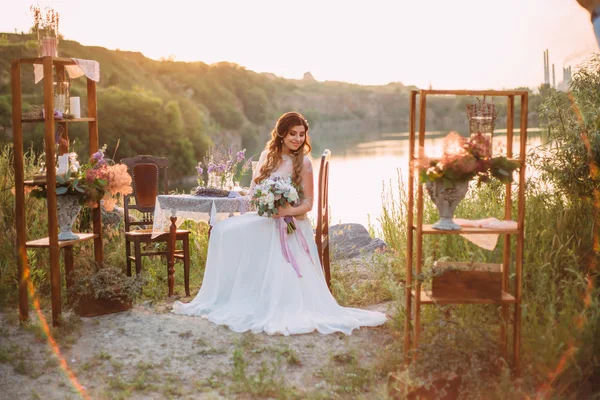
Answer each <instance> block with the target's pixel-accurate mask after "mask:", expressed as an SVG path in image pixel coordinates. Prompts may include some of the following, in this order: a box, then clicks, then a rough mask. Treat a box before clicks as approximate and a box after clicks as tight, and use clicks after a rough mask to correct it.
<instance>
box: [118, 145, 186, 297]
mask: <svg viewBox="0 0 600 400" xmlns="http://www.w3.org/2000/svg"><path fill="white" fill-rule="evenodd" d="M121 163H122V164H125V165H127V168H128V169H129V173H130V174H131V177H132V180H133V182H132V186H133V193H132V194H131V195H127V196H125V201H124V203H125V205H124V214H125V251H126V254H127V275H128V276H131V263H132V262H135V272H136V274H139V273H140V271H141V270H142V256H158V255H161V256H162V255H164V256H167V255H168V254H169V250H168V249H169V246H170V244H169V233H168V232H165V233H163V234H161V235H160V236H158V237H156V238H154V239H152V228H151V227H152V223H153V221H154V207H155V204H156V196H157V195H158V194H159V186H160V178H159V177H160V175H161V170H162V178H163V179H162V180H163V192H164V193H165V194H167V193H169V178H168V168H169V160H168V159H166V158H164V157H153V156H148V155H140V156H135V157H133V158H123V159H122V160H121ZM132 197H133V199H134V200H135V204H130V200H131V198H132ZM130 210H137V211H139V212H140V213H141V218H140V219H139V220H132V218H131V217H130V215H129V211H130ZM148 226H150V228H148ZM132 228H134V229H132ZM189 235H190V231H188V230H183V229H178V230H177V241H182V242H183V243H182V244H183V246H182V247H183V250H175V258H176V259H180V260H183V274H184V281H185V294H186V296H189V295H190V244H189ZM154 242H165V243H167V250H166V251H148V252H142V251H141V244H142V243H146V244H147V243H154ZM131 243H133V247H134V255H133V256H132V255H131V246H130V244H131Z"/></svg>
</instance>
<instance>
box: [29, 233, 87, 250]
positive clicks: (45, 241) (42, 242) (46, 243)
mask: <svg viewBox="0 0 600 400" xmlns="http://www.w3.org/2000/svg"><path fill="white" fill-rule="evenodd" d="M75 234H76V235H79V239H75V240H65V241H59V242H58V247H59V248H60V247H67V246H71V245H74V244H76V243H79V242H85V241H86V240H92V239H96V238H97V237H98V235H96V234H93V233H75ZM25 246H27V247H37V248H44V247H50V238H48V237H45V238H42V239H36V240H30V241H29V242H27V243H25Z"/></svg>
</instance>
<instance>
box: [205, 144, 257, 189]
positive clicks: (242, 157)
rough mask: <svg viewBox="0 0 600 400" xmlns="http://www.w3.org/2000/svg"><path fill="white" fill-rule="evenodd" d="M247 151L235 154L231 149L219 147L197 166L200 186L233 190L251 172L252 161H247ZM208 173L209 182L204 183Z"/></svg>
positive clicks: (210, 151)
mask: <svg viewBox="0 0 600 400" xmlns="http://www.w3.org/2000/svg"><path fill="white" fill-rule="evenodd" d="M245 153H246V149H243V150H240V151H237V152H234V151H233V150H232V149H231V147H230V148H228V149H226V148H225V147H224V146H220V145H217V146H215V147H214V148H212V149H211V150H209V151H208V152H207V154H206V156H205V157H204V159H203V161H201V162H198V164H197V165H196V172H197V173H198V186H199V187H210V188H220V189H225V188H228V189H231V188H233V186H234V185H237V184H238V183H239V181H240V179H241V177H242V176H243V175H244V174H245V173H246V172H248V170H250V167H251V165H252V159H251V158H248V159H246V154H245ZM205 171H206V177H207V181H206V182H205V181H204V176H205V174H204V173H205Z"/></svg>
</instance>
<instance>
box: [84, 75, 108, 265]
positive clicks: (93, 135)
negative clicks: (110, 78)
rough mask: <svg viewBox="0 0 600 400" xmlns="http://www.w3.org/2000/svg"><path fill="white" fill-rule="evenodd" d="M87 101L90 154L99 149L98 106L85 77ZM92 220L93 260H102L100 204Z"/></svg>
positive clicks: (93, 92) (90, 84)
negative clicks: (93, 237) (93, 235)
mask: <svg viewBox="0 0 600 400" xmlns="http://www.w3.org/2000/svg"><path fill="white" fill-rule="evenodd" d="M87 103H88V116H89V117H90V118H91V119H92V121H90V122H89V123H88V133H89V140H90V147H89V149H90V156H91V155H92V154H93V153H95V152H97V151H98V150H99V149H100V142H99V139H98V108H97V104H96V82H94V81H93V80H91V79H89V78H87ZM92 222H93V225H94V234H96V235H97V237H96V239H95V240H94V260H96V262H102V261H103V260H104V250H103V244H102V213H101V210H100V205H99V206H98V207H96V208H94V209H93V210H92Z"/></svg>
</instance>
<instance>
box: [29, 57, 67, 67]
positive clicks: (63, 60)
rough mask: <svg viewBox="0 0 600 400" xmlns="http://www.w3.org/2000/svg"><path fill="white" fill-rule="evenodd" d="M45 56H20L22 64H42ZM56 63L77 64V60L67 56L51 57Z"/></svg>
mask: <svg viewBox="0 0 600 400" xmlns="http://www.w3.org/2000/svg"><path fill="white" fill-rule="evenodd" d="M44 58H45V57H34V58H20V59H19V62H20V63H21V64H42V63H43V62H44ZM51 58H52V64H54V65H75V61H73V60H71V59H70V58H65V57H51Z"/></svg>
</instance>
